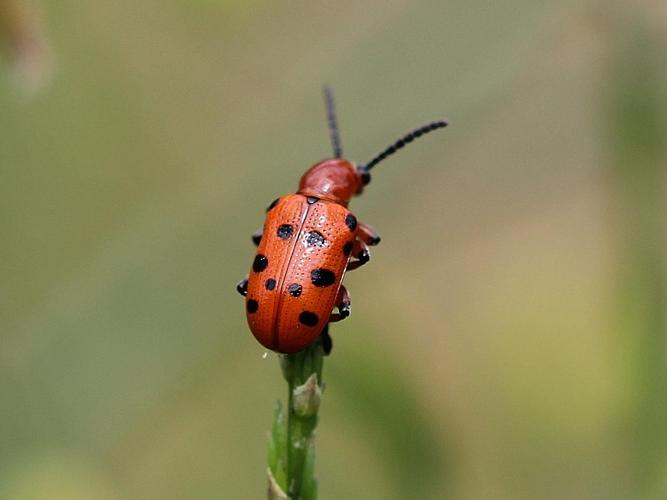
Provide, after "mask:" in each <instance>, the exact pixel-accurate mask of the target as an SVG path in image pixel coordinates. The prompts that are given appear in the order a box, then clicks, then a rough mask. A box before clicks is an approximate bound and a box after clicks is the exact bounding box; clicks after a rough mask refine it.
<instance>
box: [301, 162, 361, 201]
mask: <svg viewBox="0 0 667 500" xmlns="http://www.w3.org/2000/svg"><path fill="white" fill-rule="evenodd" d="M362 188H363V182H362V180H361V176H360V174H359V172H357V169H356V168H355V166H354V165H353V164H352V163H351V162H349V161H347V160H342V159H333V160H323V161H321V162H319V163H316V164H315V165H313V166H312V167H310V168H309V169H308V170H307V171H306V173H305V174H303V177H301V181H300V182H299V191H298V192H299V194H302V195H304V196H315V197H317V198H321V199H324V200H330V201H333V202H336V203H340V204H342V205H345V206H347V204H348V203H349V201H350V198H352V196H354V195H356V194H359V193H361V190H362Z"/></svg>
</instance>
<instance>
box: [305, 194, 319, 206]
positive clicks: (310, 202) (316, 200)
mask: <svg viewBox="0 0 667 500" xmlns="http://www.w3.org/2000/svg"><path fill="white" fill-rule="evenodd" d="M306 201H307V202H308V204H309V205H312V204H313V203H317V202H318V201H320V199H319V198H316V197H315V196H309V197H308V198H306Z"/></svg>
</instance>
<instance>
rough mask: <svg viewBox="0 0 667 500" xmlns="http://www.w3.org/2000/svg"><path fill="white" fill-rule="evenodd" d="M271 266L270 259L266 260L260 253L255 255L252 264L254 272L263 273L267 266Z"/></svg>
mask: <svg viewBox="0 0 667 500" xmlns="http://www.w3.org/2000/svg"><path fill="white" fill-rule="evenodd" d="M268 265H269V259H267V258H266V255H262V254H261V253H258V254H257V255H255V260H254V261H253V263H252V270H253V271H255V272H256V273H261V272H262V271H264V269H266V266H268Z"/></svg>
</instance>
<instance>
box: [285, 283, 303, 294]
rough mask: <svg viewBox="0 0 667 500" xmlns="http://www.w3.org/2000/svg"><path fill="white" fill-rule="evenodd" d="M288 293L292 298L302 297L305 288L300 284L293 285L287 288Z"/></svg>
mask: <svg viewBox="0 0 667 500" xmlns="http://www.w3.org/2000/svg"><path fill="white" fill-rule="evenodd" d="M287 291H288V292H289V294H290V295H291V296H292V297H298V296H300V295H301V292H302V291H303V287H302V286H301V285H299V284H298V283H292V284H291V285H290V286H288V287H287Z"/></svg>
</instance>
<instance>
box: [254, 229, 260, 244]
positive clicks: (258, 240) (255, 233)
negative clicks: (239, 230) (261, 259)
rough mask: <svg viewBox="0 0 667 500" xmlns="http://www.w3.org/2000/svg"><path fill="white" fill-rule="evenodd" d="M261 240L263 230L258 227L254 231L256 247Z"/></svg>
mask: <svg viewBox="0 0 667 500" xmlns="http://www.w3.org/2000/svg"><path fill="white" fill-rule="evenodd" d="M260 241H262V230H261V229H258V230H257V231H255V232H254V233H252V242H253V243H254V244H255V246H256V247H258V246H259V242H260Z"/></svg>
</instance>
